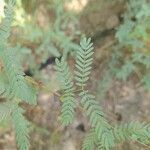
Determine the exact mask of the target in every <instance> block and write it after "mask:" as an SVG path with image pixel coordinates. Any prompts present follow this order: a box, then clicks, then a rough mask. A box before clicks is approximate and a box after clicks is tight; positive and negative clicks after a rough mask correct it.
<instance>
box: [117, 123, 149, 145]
mask: <svg viewBox="0 0 150 150" xmlns="http://www.w3.org/2000/svg"><path fill="white" fill-rule="evenodd" d="M149 129H150V124H145V123H142V124H141V123H139V122H131V123H128V124H127V123H126V124H122V125H119V126H116V127H115V128H114V135H115V138H116V140H117V141H118V142H120V141H124V140H127V139H128V138H129V137H130V138H131V139H132V140H135V141H139V142H140V143H143V144H149V143H150V131H149Z"/></svg>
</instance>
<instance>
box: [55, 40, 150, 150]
mask: <svg viewBox="0 0 150 150" xmlns="http://www.w3.org/2000/svg"><path fill="white" fill-rule="evenodd" d="M92 45H93V43H91V39H90V38H89V39H86V38H83V39H82V40H81V42H80V49H79V50H77V52H76V64H75V67H76V69H75V81H76V82H75V83H76V88H75V86H73V85H74V84H73V81H72V78H71V77H70V76H71V75H70V71H69V67H68V65H67V63H66V62H65V59H64V57H62V58H61V60H58V59H56V69H57V71H58V79H59V81H60V82H61V87H62V88H61V89H62V93H63V94H62V96H61V98H60V99H61V101H62V111H61V114H60V120H61V122H62V124H63V125H64V126H66V125H68V124H70V123H71V122H72V120H73V116H74V112H75V110H74V109H75V108H76V107H77V106H76V103H77V102H76V100H75V98H74V97H75V96H74V95H75V94H77V95H78V96H79V98H80V106H81V107H82V108H83V109H84V111H85V113H86V114H87V116H88V118H89V122H90V124H91V130H90V131H89V133H88V134H87V136H86V137H85V140H84V142H83V145H82V150H92V149H93V150H94V148H97V149H103V150H110V149H111V148H112V147H113V146H114V145H115V143H117V142H118V141H119V142H121V141H124V140H126V139H130V138H131V139H133V140H136V141H138V142H140V143H143V144H149V140H150V131H149V127H150V124H140V123H138V122H132V123H129V124H123V125H119V126H116V127H112V126H111V125H110V123H109V122H108V120H106V119H105V114H104V113H103V111H102V110H101V107H100V106H99V104H98V102H97V101H95V96H93V95H92V94H90V92H89V91H88V90H87V89H86V83H87V81H88V80H89V76H90V72H91V71H90V70H91V69H92V67H91V65H92V62H93V58H92V55H93V53H94V52H93V46H92Z"/></svg>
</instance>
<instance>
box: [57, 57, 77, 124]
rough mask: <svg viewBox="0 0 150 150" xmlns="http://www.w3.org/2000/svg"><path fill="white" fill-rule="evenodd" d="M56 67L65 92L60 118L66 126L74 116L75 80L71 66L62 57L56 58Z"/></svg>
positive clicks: (62, 98)
mask: <svg viewBox="0 0 150 150" xmlns="http://www.w3.org/2000/svg"><path fill="white" fill-rule="evenodd" d="M56 65H57V67H56V69H57V71H58V77H59V81H61V83H60V85H61V89H62V90H63V94H62V97H61V101H62V103H63V104H62V109H61V116H60V120H61V123H62V124H63V125H64V126H66V125H68V124H70V123H71V122H72V120H73V117H74V108H75V105H76V104H75V100H74V93H73V90H74V89H73V82H72V79H71V75H70V72H69V67H68V65H67V63H66V62H65V60H64V59H63V58H62V59H61V60H60V61H59V60H58V59H56Z"/></svg>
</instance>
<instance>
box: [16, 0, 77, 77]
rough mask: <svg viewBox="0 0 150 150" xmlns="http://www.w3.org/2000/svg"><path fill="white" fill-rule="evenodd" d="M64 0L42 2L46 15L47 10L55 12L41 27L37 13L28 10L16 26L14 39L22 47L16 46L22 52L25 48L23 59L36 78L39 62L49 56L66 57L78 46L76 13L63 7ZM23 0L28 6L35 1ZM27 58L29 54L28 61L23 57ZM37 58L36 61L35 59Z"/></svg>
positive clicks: (38, 75)
mask: <svg viewBox="0 0 150 150" xmlns="http://www.w3.org/2000/svg"><path fill="white" fill-rule="evenodd" d="M67 1H68V0H52V1H49V0H48V1H47V2H42V5H43V6H44V7H45V9H46V11H47V14H48V15H49V11H50V12H52V14H54V16H53V17H52V18H50V19H49V20H50V21H48V22H47V23H45V25H44V27H43V26H42V27H41V26H40V25H37V21H36V18H37V17H35V16H33V15H31V14H28V15H29V16H30V17H27V14H24V16H26V21H25V23H24V24H23V25H22V26H21V25H18V26H19V28H18V30H19V33H21V35H20V36H19V37H18V38H17V39H16V40H17V41H16V42H17V43H19V44H21V45H22V46H21V47H22V48H21V49H19V53H22V51H23V52H26V54H25V53H24V55H22V56H23V58H22V60H23V63H24V64H27V62H31V63H28V64H27V65H28V67H29V69H31V70H32V73H33V75H35V76H36V77H38V78H42V76H40V72H39V68H40V65H41V63H46V61H47V60H48V59H49V58H50V57H58V58H59V57H60V56H61V55H64V56H65V57H67V56H68V54H72V55H73V54H74V53H75V50H76V49H78V45H77V44H76V43H75V42H74V41H73V40H74V39H75V38H76V36H77V35H78V34H79V32H78V30H77V28H76V24H77V20H76V15H75V14H73V13H72V12H71V11H67V10H65V8H64V5H65V3H66V2H67ZM22 3H23V5H24V4H25V5H27V6H29V5H31V4H32V3H35V1H34V0H32V1H31V2H30V1H27V2H24V1H22ZM37 3H38V2H37ZM36 5H37V4H36ZM31 7H32V6H31ZM37 11H38V9H37ZM37 14H38V13H37ZM28 18H31V19H28ZM43 18H44V16H43ZM68 31H69V32H68ZM26 43H31V44H32V45H34V46H33V47H32V48H30V46H28V44H26ZM29 45H30V44H29ZM25 50H27V51H25ZM33 53H34V54H33ZM26 58H28V61H26ZM37 60H38V63H36V62H37Z"/></svg>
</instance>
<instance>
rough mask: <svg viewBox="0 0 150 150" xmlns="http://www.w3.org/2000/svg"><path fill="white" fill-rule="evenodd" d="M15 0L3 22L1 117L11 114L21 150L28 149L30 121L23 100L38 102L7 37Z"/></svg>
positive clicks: (0, 48)
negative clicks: (22, 103) (22, 106)
mask: <svg viewBox="0 0 150 150" xmlns="http://www.w3.org/2000/svg"><path fill="white" fill-rule="evenodd" d="M14 4H15V0H9V1H8V4H7V6H6V9H5V18H4V19H3V20H2V23H1V25H0V38H1V39H0V62H1V69H0V98H1V99H4V102H1V103H0V107H1V109H0V116H1V118H0V119H1V120H2V119H5V118H6V117H8V116H10V117H11V119H12V122H13V126H14V129H15V134H16V142H17V145H18V148H19V149H20V150H28V149H29V139H28V137H29V135H28V132H29V131H28V126H29V122H28V121H27V120H26V119H25V117H24V116H23V113H24V110H23V109H22V108H21V107H20V103H21V102H25V103H28V104H30V105H35V104H36V90H35V89H34V87H32V86H31V85H30V84H29V83H28V82H26V80H25V77H24V76H25V74H24V72H23V71H22V70H23V69H22V67H21V65H20V63H19V59H18V58H17V57H16V54H15V50H14V48H12V47H11V46H10V45H9V44H8V42H7V39H8V37H9V34H10V27H11V22H12V19H13V7H14Z"/></svg>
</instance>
